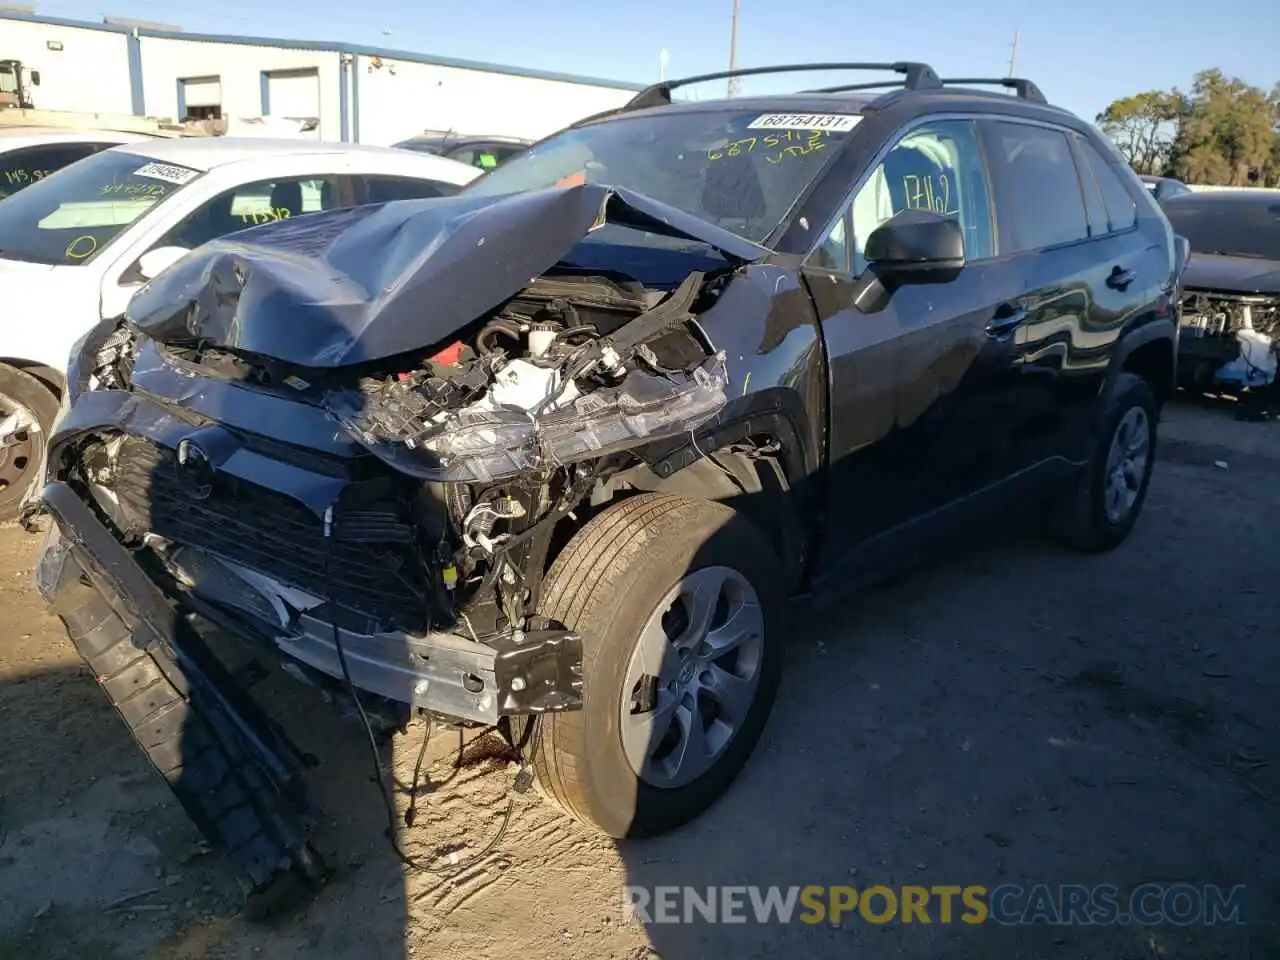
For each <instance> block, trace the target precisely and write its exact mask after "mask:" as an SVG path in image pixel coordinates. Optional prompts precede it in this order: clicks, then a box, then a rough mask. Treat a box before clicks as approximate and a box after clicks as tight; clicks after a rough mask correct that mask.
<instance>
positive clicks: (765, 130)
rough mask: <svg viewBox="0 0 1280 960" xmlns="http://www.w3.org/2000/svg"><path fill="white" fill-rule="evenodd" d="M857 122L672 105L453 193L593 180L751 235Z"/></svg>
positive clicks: (762, 229) (787, 205) (579, 135)
mask: <svg viewBox="0 0 1280 960" xmlns="http://www.w3.org/2000/svg"><path fill="white" fill-rule="evenodd" d="M858 120H859V117H858V115H857V114H853V113H848V114H840V115H826V114H823V115H818V114H799V115H797V114H785V113H766V112H763V111H760V110H728V109H719V110H684V109H679V108H677V109H675V110H670V111H659V112H655V113H648V114H637V115H635V116H630V117H628V116H621V117H615V118H611V119H608V120H605V121H602V122H599V123H592V124H588V125H587V126H583V127H578V128H575V129H571V130H565V131H564V132H562V133H559V134H557V135H555V136H554V137H551V138H549V139H547V140H544V141H543V142H542V143H539V144H536V145H535V146H533V147H530V148H529V149H528V150H526V151H525V152H524V153H522V154H520V155H519V156H518V157H513V158H512V159H511V160H509V161H507V162H506V163H505V164H504V165H502V166H500V167H498V169H496V170H494V171H493V172H491V173H489V174H486V175H485V176H483V177H481V178H480V179H478V180H475V181H473V183H472V184H471V185H470V186H469V187H467V188H466V190H464V191H463V192H464V193H472V194H484V195H498V194H505V193H522V192H524V191H526V190H539V189H544V188H546V187H551V186H575V185H577V184H579V183H584V182H594V183H603V184H607V185H609V186H613V187H621V188H624V189H627V190H633V191H635V192H636V193H641V194H644V195H645V196H648V197H651V198H652V199H654V200H659V201H661V202H662V203H665V204H667V205H669V206H672V207H675V208H677V209H679V210H683V211H684V212H686V213H689V214H692V215H693V216H695V217H699V218H701V219H703V220H706V221H708V222H710V223H713V224H715V225H716V226H718V227H721V228H723V229H725V230H728V231H731V232H732V233H736V234H737V235H738V236H740V237H743V238H744V239H747V240H750V241H752V242H753V243H759V242H761V241H762V240H764V239H765V238H766V237H767V236H768V235H769V234H770V233H771V232H772V231H773V229H774V228H775V227H777V226H778V224H779V223H781V222H782V219H783V218H784V217H785V216H786V215H787V211H788V210H790V209H791V206H792V204H794V203H795V201H796V199H797V198H798V197H799V196H800V195H801V194H802V193H803V192H804V191H805V189H806V188H807V187H808V186H809V184H810V183H812V182H813V180H814V178H815V177H817V175H818V173H819V172H820V171H821V170H822V168H823V167H824V166H825V165H826V163H827V162H828V161H829V160H830V159H831V157H832V156H834V155H835V154H836V152H837V149H838V148H839V146H840V145H842V144H843V143H844V142H845V140H846V139H847V138H848V137H849V135H850V134H851V132H852V131H853V129H854V128H855V126H856V125H857V122H858Z"/></svg>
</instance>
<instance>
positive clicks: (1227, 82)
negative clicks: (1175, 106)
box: [1171, 69, 1276, 186]
mask: <svg viewBox="0 0 1280 960" xmlns="http://www.w3.org/2000/svg"><path fill="white" fill-rule="evenodd" d="M1275 110H1276V106H1275V102H1274V100H1273V99H1272V98H1271V97H1268V96H1267V94H1266V93H1265V92H1264V91H1263V90H1261V89H1260V88H1258V87H1254V86H1251V85H1249V84H1247V83H1245V82H1244V81H1242V80H1239V79H1236V78H1234V77H1226V76H1224V75H1223V73H1222V71H1221V70H1216V69H1215V70H1203V71H1201V72H1200V73H1198V74H1196V78H1195V83H1194V84H1193V86H1192V88H1191V93H1190V95H1189V96H1188V98H1187V107H1186V108H1185V109H1184V110H1183V113H1182V119H1181V123H1180V124H1179V127H1178V135H1177V138H1176V140H1175V142H1174V147H1173V152H1172V157H1171V160H1172V162H1171V167H1172V170H1173V173H1174V174H1175V176H1178V177H1179V178H1181V179H1183V180H1186V181H1188V182H1192V183H1205V184H1221V185H1225V186H1248V185H1251V184H1255V183H1258V182H1259V181H1260V180H1265V179H1266V177H1267V176H1268V172H1269V171H1268V168H1269V167H1270V166H1271V164H1272V161H1273V158H1274V150H1275V142H1276V112H1275Z"/></svg>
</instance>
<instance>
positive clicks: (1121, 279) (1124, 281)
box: [1107, 266, 1138, 293]
mask: <svg viewBox="0 0 1280 960" xmlns="http://www.w3.org/2000/svg"><path fill="white" fill-rule="evenodd" d="M1137 278H1138V275H1137V274H1136V273H1134V272H1133V271H1132V270H1125V269H1124V268H1123V267H1119V266H1117V267H1112V268H1111V275H1110V276H1109V277H1107V286H1108V287H1110V288H1111V289H1112V290H1119V291H1120V292H1121V293H1123V292H1124V291H1125V290H1128V289H1129V284H1131V283H1133V281H1134V280H1136V279H1137Z"/></svg>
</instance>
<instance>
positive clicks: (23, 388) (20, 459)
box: [0, 364, 58, 523]
mask: <svg viewBox="0 0 1280 960" xmlns="http://www.w3.org/2000/svg"><path fill="white" fill-rule="evenodd" d="M13 413H17V414H18V415H19V416H20V417H22V418H23V419H25V420H27V421H28V423H27V425H25V426H23V427H21V428H20V429H19V430H18V432H17V433H16V434H13V435H12V436H10V437H9V440H8V441H7V442H6V441H3V440H0V523H4V522H6V521H8V520H16V519H17V518H18V511H19V508H20V507H21V506H22V501H23V498H24V497H26V495H27V491H28V490H30V489H31V487H32V486H33V485H35V484H36V483H38V482H39V481H40V478H41V475H42V474H43V472H44V448H45V444H46V443H47V442H48V438H49V431H50V430H52V429H53V421H54V420H55V419H57V416H58V398H57V397H55V396H54V395H53V393H52V392H51V391H50V390H49V388H48V387H46V386H45V385H44V384H43V383H41V382H40V381H39V380H37V379H36V378H35V377H33V376H31V375H30V374H29V373H24V372H23V371H21V370H19V369H17V368H16V367H9V366H5V365H4V364H0V422H3V421H4V419H5V418H6V417H8V416H9V415H10V414H13Z"/></svg>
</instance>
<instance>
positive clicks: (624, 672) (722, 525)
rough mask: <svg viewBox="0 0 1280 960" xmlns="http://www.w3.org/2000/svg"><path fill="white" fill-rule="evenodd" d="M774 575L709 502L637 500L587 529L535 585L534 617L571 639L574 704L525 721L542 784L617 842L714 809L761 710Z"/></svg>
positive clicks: (741, 524)
mask: <svg viewBox="0 0 1280 960" xmlns="http://www.w3.org/2000/svg"><path fill="white" fill-rule="evenodd" d="M779 581H780V569H779V564H778V563H777V561H776V560H775V559H774V552H773V550H772V549H771V547H770V544H769V542H768V540H766V539H765V537H764V536H763V535H762V534H761V533H760V531H759V530H758V529H757V528H756V527H755V526H754V525H753V524H751V522H750V521H749V520H747V519H746V518H745V517H744V516H743V515H742V514H740V513H738V512H737V511H734V510H732V509H730V508H729V507H726V506H724V505H722V504H718V503H710V502H704V501H697V500H688V499H684V498H680V497H673V496H667V495H665V494H640V495H637V496H634V497H631V498H629V499H627V500H625V501H623V502H622V503H620V504H617V505H616V506H614V507H611V508H610V509H608V510H606V511H605V512H604V513H602V514H601V515H600V516H598V517H596V518H595V519H593V520H592V521H591V522H590V523H588V524H587V525H586V526H585V527H584V528H583V529H582V530H581V531H579V532H578V534H577V535H576V536H575V537H574V538H573V540H571V541H570V542H569V544H568V546H567V547H566V548H565V550H564V552H562V553H561V554H560V556H559V557H557V558H556V561H555V563H554V564H553V565H552V567H551V570H550V571H549V572H548V574H547V579H546V582H545V585H544V592H543V602H542V604H541V610H540V612H541V613H542V615H543V616H545V617H548V618H550V619H551V620H553V621H555V622H558V623H562V624H564V625H565V626H566V627H568V628H570V629H573V630H576V631H578V632H579V633H580V634H581V635H582V643H583V683H584V702H583V709H582V710H581V711H575V712H571V713H561V714H554V715H548V716H545V717H542V718H540V719H539V720H538V721H537V727H536V728H535V730H534V735H533V736H532V738H531V743H532V754H533V760H534V767H535V770H536V772H537V774H538V779H539V782H540V783H541V785H542V786H543V788H544V789H545V790H546V791H547V792H548V793H550V794H551V795H552V796H553V797H554V799H555V800H556V801H557V802H558V803H559V804H560V805H561V806H563V807H564V808H565V809H566V810H568V811H569V812H570V813H572V814H573V815H574V816H576V817H578V818H579V819H581V820H583V821H585V822H588V823H590V824H592V825H594V826H596V827H598V828H599V829H600V830H602V831H603V832H604V833H606V834H608V835H609V836H612V837H619V838H621V837H639V836H649V835H653V834H657V833H662V832H665V831H667V830H671V829H673V828H675V827H677V826H679V825H681V824H683V823H685V822H687V821H689V820H692V819H693V818H694V817H696V816H698V815H699V814H700V813H702V812H703V811H704V810H705V809H706V808H707V807H709V806H710V805H711V804H712V803H714V802H715V801H716V799H718V798H719V797H720V795H721V794H723V793H724V792H725V791H726V790H727V789H728V788H729V785H730V784H731V783H732V782H733V779H734V777H735V776H736V775H737V774H738V772H739V771H740V770H741V769H742V767H743V766H744V765H745V764H746V762H747V759H748V757H749V756H750V755H751V752H752V750H753V749H754V748H755V746H756V743H757V742H758V741H759V739H760V735H761V733H762V732H763V730H764V725H765V722H766V721H767V720H768V717H769V712H770V710H771V709H772V707H773V700H774V696H775V694H776V693H777V688H778V680H779V677H780V674H781V669H782V651H781V643H780V638H779V637H778V636H777V630H778V628H779V625H780V622H781V611H782V607H781V604H782V603H783V596H782V594H781V592H780V590H779V587H778V584H779Z"/></svg>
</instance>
